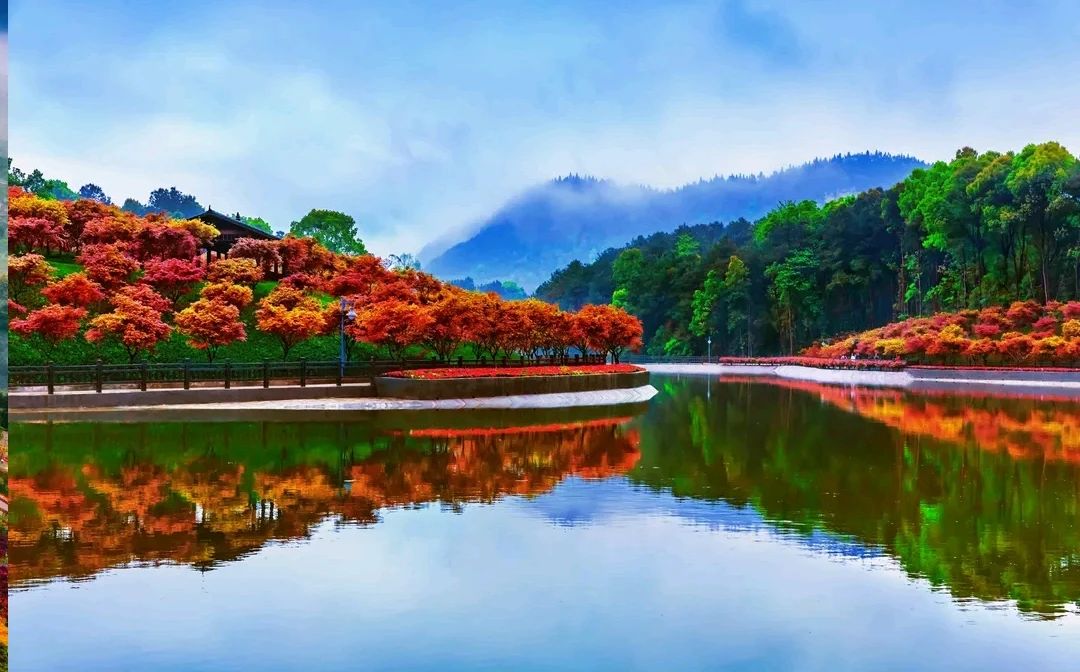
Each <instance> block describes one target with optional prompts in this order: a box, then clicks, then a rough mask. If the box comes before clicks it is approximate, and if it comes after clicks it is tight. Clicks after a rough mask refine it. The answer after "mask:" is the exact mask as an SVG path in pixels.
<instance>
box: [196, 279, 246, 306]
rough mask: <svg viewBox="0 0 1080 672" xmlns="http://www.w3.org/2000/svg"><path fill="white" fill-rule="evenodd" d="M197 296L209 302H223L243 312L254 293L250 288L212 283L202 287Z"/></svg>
mask: <svg viewBox="0 0 1080 672" xmlns="http://www.w3.org/2000/svg"><path fill="white" fill-rule="evenodd" d="M199 296H200V297H202V298H204V299H208V300H210V301H224V302H225V303H229V304H232V305H234V306H236V308H237V309H238V310H243V309H244V308H245V307H246V306H247V305H248V304H249V303H251V300H252V298H253V297H254V293H253V292H252V291H251V288H250V287H245V286H243V285H234V284H231V283H228V282H212V283H210V284H208V285H204V286H203V288H202V291H200V292H199Z"/></svg>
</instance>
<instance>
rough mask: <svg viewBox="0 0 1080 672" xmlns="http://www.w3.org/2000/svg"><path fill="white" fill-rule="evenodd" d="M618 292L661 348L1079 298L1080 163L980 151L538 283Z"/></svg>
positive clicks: (780, 344) (686, 231)
mask: <svg viewBox="0 0 1080 672" xmlns="http://www.w3.org/2000/svg"><path fill="white" fill-rule="evenodd" d="M536 295H537V296H538V297H539V298H542V299H545V300H548V301H552V302H555V303H558V304H560V305H561V306H562V307H563V308H567V309H577V308H579V307H580V306H582V305H584V304H586V303H608V302H611V303H615V304H618V305H621V306H623V307H625V308H627V309H628V310H630V311H631V312H633V313H634V314H635V315H637V316H638V317H639V318H641V320H642V322H643V323H644V327H645V335H646V339H645V340H646V350H647V351H648V352H649V353H650V354H656V355H680V354H701V353H704V352H705V339H706V337H708V336H711V337H712V342H713V353H714V354H739V355H742V354H751V355H759V354H769V353H780V352H788V353H790V352H795V351H797V350H798V349H800V348H801V347H804V346H806V345H808V344H810V343H811V342H812V341H814V340H817V339H821V338H828V337H832V336H834V335H837V334H842V333H847V332H852V331H859V330H863V329H868V328H873V327H877V326H881V325H883V324H886V323H888V322H890V321H893V320H897V319H904V318H907V317H912V316H916V315H927V314H932V313H936V312H942V311H956V310H963V309H977V308H983V307H987V306H992V305H1002V304H1007V303H1010V302H1012V301H1016V300H1025V299H1036V300H1038V301H1039V302H1042V303H1045V302H1050V301H1055V300H1056V301H1064V300H1069V299H1077V298H1080V161H1078V160H1077V158H1076V157H1075V156H1073V155H1072V154H1071V153H1070V152H1069V151H1068V150H1066V149H1065V148H1064V147H1062V146H1061V145H1060V144H1058V143H1056V142H1047V143H1043V144H1038V145H1028V146H1027V147H1025V148H1024V149H1023V150H1022V151H1020V152H1005V153H1000V152H995V151H987V152H983V153H979V152H977V151H976V150H974V149H971V148H969V147H965V148H963V149H961V150H959V151H958V152H956V156H955V158H953V159H952V160H951V161H948V162H944V161H940V162H938V163H935V164H933V165H931V166H929V167H927V168H919V169H916V170H914V171H913V172H912V173H911V174H910V175H909V176H908V177H907V178H905V179H904V180H902V181H901V182H899V183H898V184H896V185H894V186H892V187H890V188H888V189H880V188H876V189H869V190H867V191H863V192H860V193H858V194H852V195H847V196H843V197H840V198H836V199H834V200H830V201H827V202H826V203H824V204H818V203H816V202H814V201H809V200H806V201H799V202H785V203H781V204H778V205H777V207H775V208H774V209H772V210H771V211H769V212H768V213H767V214H766V215H765V216H764V217H762V218H760V219H758V220H757V221H755V222H749V221H746V220H745V219H739V220H735V221H733V222H730V223H728V224H726V225H724V224H720V223H710V224H701V225H696V226H683V227H680V228H679V229H677V230H675V231H673V232H670V233H657V234H653V235H651V236H648V237H641V236H639V237H637V238H635V239H634V240H633V241H631V242H630V243H629V244H627V245H626V246H624V247H622V248H619V249H609V250H607V251H605V252H603V253H602V254H600V255H599V256H598V257H597V258H596V259H595V260H594V261H592V262H591V263H581V262H578V261H575V262H572V263H571V264H569V265H568V266H566V267H564V268H562V269H560V270H558V271H556V272H555V273H554V274H553V275H552V277H551V278H550V279H549V280H548V281H547V282H545V283H543V284H542V285H540V287H539V288H538V289H537V291H536Z"/></svg>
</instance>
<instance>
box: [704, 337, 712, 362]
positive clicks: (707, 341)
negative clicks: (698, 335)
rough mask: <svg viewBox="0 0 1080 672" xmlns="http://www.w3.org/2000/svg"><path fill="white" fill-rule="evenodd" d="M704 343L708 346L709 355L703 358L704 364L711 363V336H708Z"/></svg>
mask: <svg viewBox="0 0 1080 672" xmlns="http://www.w3.org/2000/svg"><path fill="white" fill-rule="evenodd" d="M705 342H706V343H707V344H708V346H709V354H708V355H707V356H706V357H705V361H706V362H711V361H712V334H709V335H708V337H707V338H706V339H705Z"/></svg>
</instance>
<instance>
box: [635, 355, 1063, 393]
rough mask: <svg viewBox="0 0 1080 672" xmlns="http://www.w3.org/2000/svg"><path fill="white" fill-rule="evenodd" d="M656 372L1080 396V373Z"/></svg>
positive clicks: (682, 367) (714, 367) (704, 367)
mask: <svg viewBox="0 0 1080 672" xmlns="http://www.w3.org/2000/svg"><path fill="white" fill-rule="evenodd" d="M640 366H643V367H645V368H646V369H647V370H648V371H649V372H650V373H667V374H682V375H709V376H762V377H773V378H786V379H789V380H806V381H811V382H815V383H830V384H838V385H858V386H864V387H899V388H907V389H915V390H918V389H935V390H956V391H963V390H971V391H979V390H990V389H996V390H999V391H1007V392H1010V393H1018V394H1029V393H1030V394H1039V393H1046V392H1048V391H1054V392H1056V393H1059V394H1065V395H1067V396H1073V395H1075V396H1078V397H1080V369H1077V370H1076V371H1019V370H1018V371H993V370H991V371H979V370H970V369H968V370H965V369H945V368H931V367H926V368H924V367H911V368H907V369H904V370H902V371H854V370H848V369H818V368H814V367H809V366H748V365H738V364H734V365H733V364H646V363H643V364H640Z"/></svg>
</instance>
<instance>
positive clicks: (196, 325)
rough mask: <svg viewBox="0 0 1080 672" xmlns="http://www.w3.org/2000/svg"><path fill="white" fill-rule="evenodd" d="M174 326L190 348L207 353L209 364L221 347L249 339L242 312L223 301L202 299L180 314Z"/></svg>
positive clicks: (175, 319) (177, 315)
mask: <svg viewBox="0 0 1080 672" xmlns="http://www.w3.org/2000/svg"><path fill="white" fill-rule="evenodd" d="M174 322H175V323H176V329H177V330H178V331H179V332H180V333H182V334H183V335H184V336H186V337H187V341H188V344H189V345H190V346H191V347H193V348H195V349H196V350H202V351H204V352H205V353H206V359H207V361H210V362H212V361H214V356H215V355H216V354H217V349H218V348H219V347H221V346H224V345H229V344H230V343H235V342H236V341H243V340H246V339H247V332H246V331H244V323H243V322H241V321H240V309H239V308H237V307H236V306H235V305H233V304H231V303H228V302H226V301H223V300H220V299H199V300H198V301H196V302H195V303H193V304H191V305H190V306H188V307H187V308H185V309H184V310H181V311H180V312H179V313H177V314H176V317H175V318H174Z"/></svg>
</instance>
